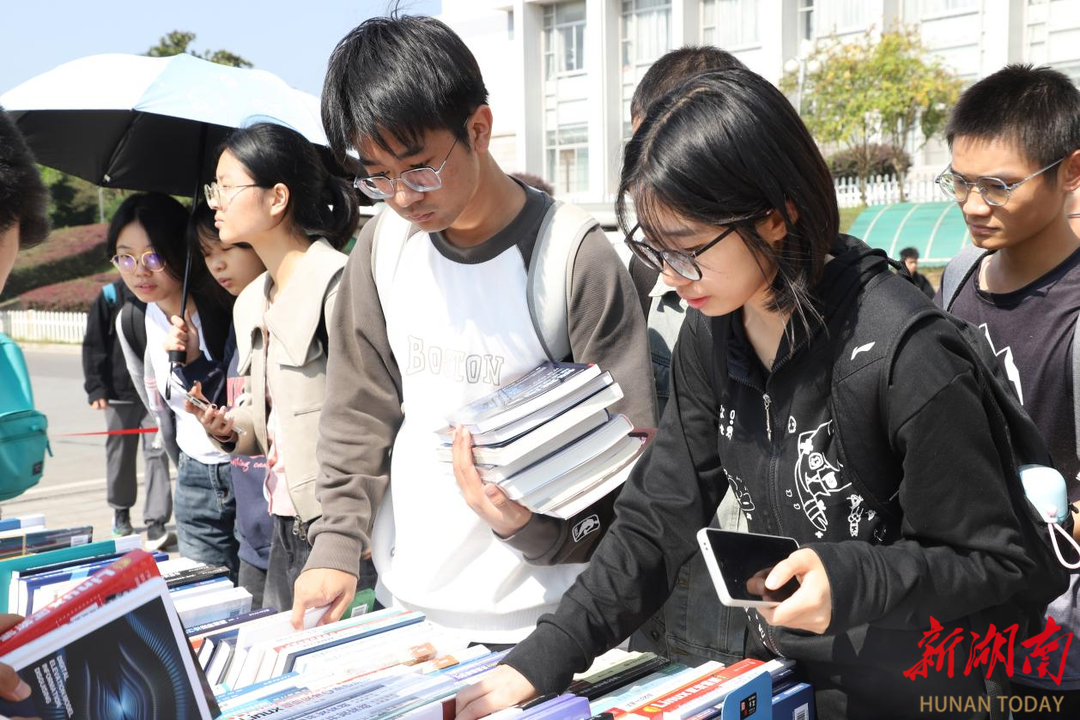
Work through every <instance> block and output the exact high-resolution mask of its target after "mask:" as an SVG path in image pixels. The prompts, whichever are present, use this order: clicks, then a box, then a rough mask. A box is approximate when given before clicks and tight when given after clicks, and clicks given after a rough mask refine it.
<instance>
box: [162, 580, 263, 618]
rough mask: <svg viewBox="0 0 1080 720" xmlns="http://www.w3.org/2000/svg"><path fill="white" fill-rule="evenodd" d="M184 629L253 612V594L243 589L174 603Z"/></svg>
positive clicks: (235, 588)
mask: <svg viewBox="0 0 1080 720" xmlns="http://www.w3.org/2000/svg"><path fill="white" fill-rule="evenodd" d="M174 602H175V605H176V612H177V613H179V614H180V622H181V623H183V625H184V627H191V626H193V625H202V624H203V623H208V622H213V621H214V620H222V619H225V618H230V617H236V616H237V615H242V614H243V613H246V612H248V611H250V610H251V593H250V592H248V591H247V590H245V589H244V588H242V587H234V588H231V589H229V590H226V591H222V592H216V593H209V594H207V595H196V596H194V597H188V598H183V599H180V600H176V601H174Z"/></svg>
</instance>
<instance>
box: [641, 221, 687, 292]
mask: <svg viewBox="0 0 1080 720" xmlns="http://www.w3.org/2000/svg"><path fill="white" fill-rule="evenodd" d="M627 240H628V242H627V245H629V247H630V251H631V252H633V253H634V254H635V255H637V256H638V258H639V259H640V260H641V261H642V262H644V263H645V264H646V265H648V266H649V267H651V268H652V269H653V270H656V271H658V272H663V271H664V263H667V265H668V266H669V267H670V268H671V269H672V270H674V271H675V272H677V273H678V274H679V275H681V276H682V277H684V278H686V279H687V280H700V279H701V272H700V270H698V267H697V263H695V262H694V259H693V258H692V257H690V256H689V255H687V254H686V253H681V252H678V251H675V250H657V249H656V248H655V247H653V246H652V244H651V243H650V242H648V241H647V240H646V239H645V233H644V232H642V230H641V228H637V229H636V230H635V231H634V232H633V234H632V235H631V236H630V237H629V238H627Z"/></svg>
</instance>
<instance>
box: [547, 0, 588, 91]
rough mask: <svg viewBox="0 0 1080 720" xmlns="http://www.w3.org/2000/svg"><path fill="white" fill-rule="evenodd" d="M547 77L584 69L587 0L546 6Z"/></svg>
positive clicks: (579, 71)
mask: <svg viewBox="0 0 1080 720" xmlns="http://www.w3.org/2000/svg"><path fill="white" fill-rule="evenodd" d="M544 71H545V73H546V74H547V77H548V78H549V79H550V78H553V77H556V76H559V75H572V74H574V73H581V72H585V0H579V1H578V2H566V3H560V4H558V5H546V6H545V7H544Z"/></svg>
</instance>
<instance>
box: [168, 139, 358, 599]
mask: <svg viewBox="0 0 1080 720" xmlns="http://www.w3.org/2000/svg"><path fill="white" fill-rule="evenodd" d="M206 196H207V202H208V203H209V205H210V207H211V208H213V210H214V220H215V224H216V226H217V228H218V235H219V237H220V238H221V242H222V244H223V245H228V246H234V245H236V244H238V243H243V244H247V245H250V246H251V247H252V248H253V249H254V251H255V253H256V255H258V257H259V259H260V260H261V261H262V262H263V264H264V265H265V266H266V272H265V273H263V274H262V275H260V276H259V277H258V278H257V279H256V280H255V281H254V282H252V283H251V284H249V285H248V286H247V288H245V289H244V291H243V292H241V293H240V296H239V297H238V298H237V301H236V307H235V309H234V313H233V315H234V321H235V332H236V343H237V348H238V356H239V367H240V368H242V370H241V373H242V375H243V376H244V385H245V393H244V397H243V398H242V400H241V401H240V402H239V403H237V405H236V406H235V407H233V408H232V409H231V410H228V409H227V408H213V409H211V410H208V411H203V410H200V409H199V408H195V407H194V406H191V405H190V404H189V405H188V411H189V412H191V413H193V414H194V415H193V416H194V417H198V418H199V419H200V420H201V421H202V423H203V426H204V428H205V431H206V433H207V434H208V435H209V436H210V437H211V438H212V439H213V441H214V443H215V445H216V446H217V447H218V448H221V449H222V450H225V451H227V452H229V453H232V454H238V455H259V454H264V455H266V463H267V466H268V469H267V473H266V476H265V482H266V494H267V496H268V497H269V508H270V512H271V514H272V515H273V525H274V527H273V534H272V537H271V541H270V556H269V566H268V570H267V578H266V579H267V582H266V591H265V595H264V597H263V602H264V603H265V604H266V605H268V606H271V607H275V608H277V609H279V610H287V609H289V608H291V607H292V606H293V583H294V582H295V580H296V578H297V576H298V575H299V574H300V571H301V570H302V569H303V567H304V563H305V562H306V561H307V559H308V556H309V555H310V553H311V545H310V544H309V541H308V526H309V525H310V524H311V523H312V522H313V521H315V520H316V519H317V518H318V517H319V516H320V515H322V506H321V505H320V503H319V500H318V499H317V498H316V496H315V477H316V475H317V473H318V469H319V465H318V462H317V461H316V458H315V446H316V443H317V442H318V441H319V419H320V416H321V410H322V406H323V402H324V400H326V399H327V397H328V395H329V392H328V390H327V385H326V365H327V357H328V352H329V350H328V345H327V341H328V331H329V329H330V326H331V324H332V323H333V317H334V314H333V310H334V303H335V302H336V301H337V297H338V287H339V283H340V281H341V272H342V268H344V267H345V260H346V257H345V255H343V254H342V253H341V252H339V249H340V248H341V247H343V246H344V245H345V243H347V242H348V241H349V239H350V238H351V237H352V233H353V231H354V230H355V228H356V225H357V222H358V220H359V211H358V206H357V199H356V195H355V193H354V192H353V190H352V188H350V187H349V185H348V183H346V182H345V181H344V180H342V179H340V178H336V177H333V176H332V175H330V174H329V173H328V172H327V170H326V168H325V167H324V166H323V164H322V161H321V160H320V159H319V156H318V153H317V152H316V151H315V148H314V147H313V146H312V145H311V143H310V142H308V141H307V140H306V139H305V138H304V137H303V136H302V135H300V134H299V133H297V132H296V131H294V130H291V129H289V128H286V127H282V126H281V125H273V124H268V123H261V124H257V125H252V126H251V127H247V128H243V129H241V130H236V131H235V132H233V133H232V134H231V135H230V136H229V138H228V139H227V140H226V141H225V144H224V148H223V150H222V151H221V156H220V158H219V159H218V163H217V176H216V180H215V181H214V183H213V184H211V185H209V186H207V188H206ZM354 382H358V381H357V380H355V379H354ZM235 428H239V429H241V430H243V431H244V433H243V434H239V433H237V432H236V429H235ZM343 430H344V428H343ZM348 432H350V433H351V434H352V438H353V442H358V441H359V440H358V438H361V437H363V436H362V434H360V435H357V434H356V432H357V429H355V428H352V429H349V430H348ZM359 442H362V441H359ZM360 567H361V563H360V560H359V558H357V568H360ZM364 567H365V569H366V571H367V572H368V573H371V575H370V577H368V579H367V582H368V583H369V584H370V583H373V582H374V576H373V573H374V570H373V569H372V565H371V563H370V562H368V563H366V564H365V565H364ZM361 572H362V573H363V572H364V571H363V570H361ZM352 597H353V596H352V595H351V594H350V596H349V598H348V599H349V601H351V600H352Z"/></svg>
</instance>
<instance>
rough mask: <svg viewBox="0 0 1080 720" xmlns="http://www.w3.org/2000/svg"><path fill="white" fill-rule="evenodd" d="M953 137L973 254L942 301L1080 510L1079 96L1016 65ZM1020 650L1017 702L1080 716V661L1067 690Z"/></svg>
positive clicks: (1065, 607) (1057, 616)
mask: <svg viewBox="0 0 1080 720" xmlns="http://www.w3.org/2000/svg"><path fill="white" fill-rule="evenodd" d="M946 136H947V138H948V141H949V147H950V148H951V150H952V162H951V164H950V165H949V168H948V169H947V170H946V171H945V172H943V173H942V174H941V175H939V176H938V178H937V183H938V185H939V186H940V187H941V189H942V190H943V191H944V192H945V195H946V196H947V197H949V198H950V199H952V200H955V201H956V202H958V203H959V204H960V210H961V212H963V214H964V220H965V221H966V222H967V225H968V230H969V231H970V233H971V239H972V241H973V243H974V247H973V248H971V249H970V250H966V251H964V252H962V253H961V255H959V256H957V257H956V258H954V259H953V261H952V262H950V264H949V266H948V267H947V268H946V270H945V275H944V276H943V278H942V290H941V292H940V293H939V295H938V297H937V301H938V302H939V304H940V305H942V306H943V307H944V308H945V309H947V310H949V311H950V312H952V313H953V314H954V315H957V316H958V317H961V318H963V319H965V320H967V321H968V322H970V323H972V324H973V325H976V326H978V327H980V328H982V329H983V331H984V332H985V333H986V337H987V340H989V341H990V344H991V345H992V346H993V348H994V352H995V353H996V354H997V356H998V357H999V358H1000V359H1001V362H1002V365H1003V366H1004V368H1005V370H1006V372H1007V374H1008V377H1009V378H1010V379H1011V380H1012V382H1013V386H1014V388H1015V390H1016V393H1017V395H1018V396H1019V398H1020V401H1021V402H1022V403H1023V404H1024V408H1025V409H1026V410H1027V412H1028V413H1029V414H1030V415H1031V417H1032V419H1033V420H1034V421H1035V423H1036V425H1038V427H1039V430H1040V431H1041V432H1042V434H1043V437H1044V438H1045V439H1046V442H1047V446H1048V448H1049V450H1050V454H1051V456H1052V457H1053V459H1054V464H1055V465H1056V467H1057V469H1058V470H1059V471H1060V472H1061V474H1062V475H1063V476H1064V477H1065V479H1066V483H1067V485H1068V493H1069V497H1068V499H1069V502H1076V501H1077V500H1080V483H1077V473H1078V472H1080V441H1078V439H1080V435H1078V434H1077V431H1078V428H1077V422H1076V418H1075V413H1076V412H1077V408H1080V405H1078V404H1076V403H1075V400H1074V396H1075V393H1076V392H1077V389H1078V388H1077V387H1076V375H1075V372H1074V369H1075V368H1076V367H1077V365H1076V362H1077V360H1078V359H1080V358H1077V357H1076V356H1075V353H1076V352H1077V351H1078V348H1077V347H1076V337H1075V331H1076V327H1077V316H1078V314H1080V239H1078V238H1077V236H1076V234H1075V233H1074V231H1073V230H1072V228H1071V227H1070V225H1069V216H1068V211H1067V206H1068V204H1069V200H1070V196H1071V194H1072V193H1073V191H1075V190H1076V189H1077V187H1078V186H1080V91H1078V90H1077V88H1076V87H1075V86H1074V85H1073V83H1072V82H1071V81H1070V80H1069V78H1067V77H1066V76H1065V75H1063V74H1061V73H1060V72H1057V71H1056V70H1051V69H1049V68H1046V67H1032V66H1030V65H1010V66H1007V67H1005V68H1003V69H1002V70H999V71H998V72H996V73H994V74H993V75H990V76H989V77H986V78H984V79H983V80H980V81H979V82H977V83H975V84H974V85H972V86H971V87H970V88H968V89H967V90H966V91H965V92H964V94H963V95H962V96H961V97H960V100H959V102H957V104H956V107H955V108H954V109H953V111H952V115H951V116H950V118H949V123H948V126H947V128H946ZM961 511H962V510H961ZM1077 527H1080V523H1078V524H1077ZM1077 578H1078V576H1077V575H1076V574H1074V575H1072V582H1071V584H1070V587H1069V590H1068V591H1067V592H1066V593H1065V595H1063V596H1062V597H1061V598H1059V599H1057V600H1055V601H1054V602H1053V603H1051V604H1050V607H1049V608H1048V610H1047V615H1048V616H1050V617H1053V618H1054V620H1055V621H1056V622H1057V623H1058V624H1059V625H1061V626H1062V627H1063V628H1064V632H1075V631H1076V630H1077V629H1080V613H1078V609H1077V592H1078V591H1080V585H1078V582H1077ZM1018 651H1019V652H1020V653H1021V657H1020V658H1018V661H1017V662H1016V665H1015V666H1016V671H1017V674H1016V675H1015V676H1014V677H1013V679H1012V685H1013V687H1012V694H1013V695H1020V696H1033V697H1036V698H1040V699H1041V698H1043V697H1045V696H1051V697H1053V698H1055V699H1056V698H1061V697H1064V701H1063V704H1062V705H1061V706H1060V707H1061V711H1060V713H1061V716H1062V717H1080V653H1077V652H1075V649H1074V651H1073V652H1071V653H1069V654H1068V656H1067V658H1066V665H1065V673H1064V675H1063V677H1062V679H1061V684H1060V686H1058V685H1056V684H1054V682H1053V681H1052V680H1051V678H1050V677H1049V676H1048V675H1045V673H1043V674H1040V673H1039V672H1038V671H1037V666H1038V664H1039V662H1038V661H1037V660H1036V658H1034V657H1032V658H1031V662H1030V663H1029V664H1028V667H1027V668H1025V667H1024V666H1025V664H1026V663H1027V658H1026V657H1025V653H1024V652H1023V649H1022V648H1019V647H1018ZM1054 667H1055V668H1056V667H1057V665H1056V664H1055V665H1054ZM1025 705H1027V703H1025ZM1033 705H1034V703H1033ZM1014 717H1015V718H1017V719H1019V718H1021V717H1025V715H1024V714H1023V713H1014Z"/></svg>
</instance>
